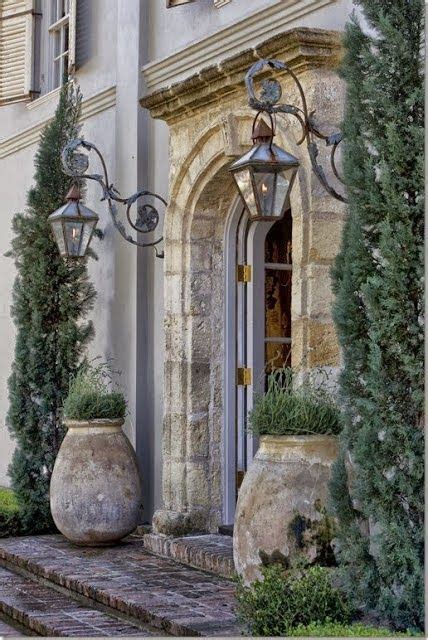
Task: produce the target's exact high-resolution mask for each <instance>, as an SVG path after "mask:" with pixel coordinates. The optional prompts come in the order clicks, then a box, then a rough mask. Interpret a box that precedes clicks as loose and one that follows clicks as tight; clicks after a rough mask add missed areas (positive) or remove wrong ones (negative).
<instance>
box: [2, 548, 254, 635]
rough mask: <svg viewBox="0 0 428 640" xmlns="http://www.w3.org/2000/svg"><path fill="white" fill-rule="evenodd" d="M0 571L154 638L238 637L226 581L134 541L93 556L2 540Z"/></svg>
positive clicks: (89, 552) (97, 550)
mask: <svg viewBox="0 0 428 640" xmlns="http://www.w3.org/2000/svg"><path fill="white" fill-rule="evenodd" d="M0 564H2V565H3V566H6V568H8V569H11V570H13V571H15V572H21V573H22V572H25V575H26V576H27V577H31V578H33V579H36V580H39V581H42V582H43V583H44V584H45V585H47V586H48V587H49V588H52V587H55V589H58V588H61V589H62V590H63V592H64V590H65V593H66V594H69V595H73V597H74V598H76V597H78V598H83V599H84V604H85V606H88V603H92V606H99V605H101V606H102V607H106V608H107V610H108V613H109V614H111V613H114V612H117V613H118V615H119V614H120V615H122V616H126V617H127V619H128V620H129V621H130V623H131V624H132V623H134V624H136V625H141V624H147V625H151V627H154V628H155V629H156V630H160V632H158V635H165V632H166V633H169V634H172V635H176V636H222V637H224V636H239V635H242V628H241V626H240V625H239V624H238V621H237V618H236V614H235V600H234V591H235V585H234V583H233V582H232V581H230V580H226V579H225V578H222V577H220V576H215V575H213V574H211V573H207V572H204V571H201V570H198V569H194V568H192V567H188V566H184V565H182V564H179V563H178V562H176V561H174V560H172V559H170V558H163V557H160V556H157V555H154V554H153V553H150V552H149V551H147V549H145V548H144V543H143V540H142V539H141V538H139V537H134V536H130V537H129V538H127V539H126V540H124V541H123V542H121V543H120V544H118V545H116V546H114V547H99V548H85V547H76V546H74V545H72V544H70V543H69V542H68V541H67V540H65V538H63V536H60V535H45V536H26V537H18V538H3V539H1V540H0ZM82 635H89V634H87V633H84V634H82Z"/></svg>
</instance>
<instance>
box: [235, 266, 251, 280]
mask: <svg viewBox="0 0 428 640" xmlns="http://www.w3.org/2000/svg"><path fill="white" fill-rule="evenodd" d="M237 278H238V282H251V265H250V264H238V269H237Z"/></svg>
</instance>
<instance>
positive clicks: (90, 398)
mask: <svg viewBox="0 0 428 640" xmlns="http://www.w3.org/2000/svg"><path fill="white" fill-rule="evenodd" d="M113 373H115V372H113V371H112V369H111V367H110V366H109V364H108V363H101V364H85V365H84V366H83V367H82V368H81V370H80V371H79V373H78V374H77V375H76V377H75V378H74V380H73V381H72V383H71V385H70V390H69V394H68V396H67V398H66V400H65V402H64V417H65V420H64V425H65V426H66V427H67V428H68V431H67V434H66V436H65V438H64V440H63V443H62V445H61V448H60V450H59V453H58V456H57V459H56V461H55V466H54V470H53V473H52V479H51V485H50V504H51V511H52V517H53V519H54V522H55V524H56V526H57V527H58V529H59V530H60V531H61V533H63V534H64V535H65V536H66V537H67V538H68V539H69V540H70V541H72V542H75V543H77V544H81V545H88V546H100V545H105V544H113V543H114V542H116V541H118V540H120V539H121V538H123V537H124V536H126V535H128V534H129V533H131V532H132V531H133V530H134V529H135V528H136V526H137V524H138V519H139V516H140V509H141V483H140V478H139V472H138V465H137V459H136V456H135V452H134V449H133V447H132V446H131V444H130V442H129V440H128V438H127V437H126V435H125V434H124V433H123V431H122V425H123V423H124V418H125V413H126V400H125V397H124V395H123V393H122V392H121V391H119V390H118V389H117V388H115V387H114V385H113V375H112V374H113Z"/></svg>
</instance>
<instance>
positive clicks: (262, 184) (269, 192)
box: [254, 171, 280, 218]
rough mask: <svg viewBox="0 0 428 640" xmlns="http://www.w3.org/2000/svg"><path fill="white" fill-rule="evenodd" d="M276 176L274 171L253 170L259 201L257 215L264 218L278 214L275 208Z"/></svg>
mask: <svg viewBox="0 0 428 640" xmlns="http://www.w3.org/2000/svg"><path fill="white" fill-rule="evenodd" d="M276 176H277V174H276V173H268V172H265V171H263V172H258V171H255V172H254V182H255V185H256V191H257V198H258V201H259V211H260V214H259V215H261V216H263V217H264V218H272V217H274V216H277V215H280V212H277V211H276V210H275V190H276Z"/></svg>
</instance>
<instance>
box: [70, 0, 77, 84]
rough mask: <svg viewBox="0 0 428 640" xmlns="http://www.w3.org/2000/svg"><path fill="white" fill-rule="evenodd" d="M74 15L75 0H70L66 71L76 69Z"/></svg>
mask: <svg viewBox="0 0 428 640" xmlns="http://www.w3.org/2000/svg"><path fill="white" fill-rule="evenodd" d="M76 15H77V0H70V4H69V16H70V17H69V19H68V72H69V73H73V72H74V71H75V69H76Z"/></svg>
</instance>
